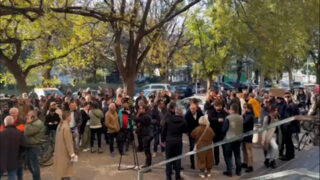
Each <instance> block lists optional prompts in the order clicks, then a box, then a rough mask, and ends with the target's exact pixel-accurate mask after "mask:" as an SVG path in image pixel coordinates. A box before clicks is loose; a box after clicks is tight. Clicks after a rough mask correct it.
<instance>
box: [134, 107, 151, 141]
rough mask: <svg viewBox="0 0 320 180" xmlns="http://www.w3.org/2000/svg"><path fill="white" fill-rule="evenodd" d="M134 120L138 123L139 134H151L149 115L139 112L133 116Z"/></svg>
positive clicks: (145, 135)
mask: <svg viewBox="0 0 320 180" xmlns="http://www.w3.org/2000/svg"><path fill="white" fill-rule="evenodd" d="M134 121H135V122H136V123H137V124H139V129H140V132H139V134H140V136H143V137H147V136H152V133H151V116H150V115H149V114H147V113H145V114H141V115H140V116H139V117H138V118H135V119H134Z"/></svg>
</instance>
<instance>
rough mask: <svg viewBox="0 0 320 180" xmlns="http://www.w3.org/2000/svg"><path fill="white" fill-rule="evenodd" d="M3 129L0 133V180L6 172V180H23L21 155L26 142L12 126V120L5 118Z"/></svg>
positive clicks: (8, 117)
mask: <svg viewBox="0 0 320 180" xmlns="http://www.w3.org/2000/svg"><path fill="white" fill-rule="evenodd" d="M4 124H5V128H4V130H3V131H2V132H0V147H1V148H0V179H1V176H2V173H3V172H5V171H7V172H8V179H22V178H23V175H22V174H23V162H22V153H23V151H24V150H25V147H26V140H25V137H24V135H23V133H21V132H20V131H19V130H17V129H16V127H15V125H14V119H13V117H11V116H7V117H6V118H5V119H4Z"/></svg>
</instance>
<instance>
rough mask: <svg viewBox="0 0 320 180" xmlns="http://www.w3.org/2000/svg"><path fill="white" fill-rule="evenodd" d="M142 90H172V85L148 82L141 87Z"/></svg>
mask: <svg viewBox="0 0 320 180" xmlns="http://www.w3.org/2000/svg"><path fill="white" fill-rule="evenodd" d="M141 89H142V90H167V91H169V90H170V91H171V86H170V84H166V83H152V84H147V85H144V86H142V87H141Z"/></svg>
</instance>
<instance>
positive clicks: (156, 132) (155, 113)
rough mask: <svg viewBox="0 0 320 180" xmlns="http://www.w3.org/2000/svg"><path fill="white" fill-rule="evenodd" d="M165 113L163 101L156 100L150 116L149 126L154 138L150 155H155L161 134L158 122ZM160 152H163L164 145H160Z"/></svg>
mask: <svg viewBox="0 0 320 180" xmlns="http://www.w3.org/2000/svg"><path fill="white" fill-rule="evenodd" d="M166 113H167V111H166V108H165V104H164V101H163V100H162V99H159V100H158V101H157V106H155V107H154V108H153V110H152V112H151V116H152V121H151V127H152V132H153V138H154V144H153V155H152V157H155V156H156V153H157V151H158V145H159V138H160V134H161V126H160V122H161V120H162V119H163V118H164V117H165V114H166ZM161 152H164V147H162V146H161Z"/></svg>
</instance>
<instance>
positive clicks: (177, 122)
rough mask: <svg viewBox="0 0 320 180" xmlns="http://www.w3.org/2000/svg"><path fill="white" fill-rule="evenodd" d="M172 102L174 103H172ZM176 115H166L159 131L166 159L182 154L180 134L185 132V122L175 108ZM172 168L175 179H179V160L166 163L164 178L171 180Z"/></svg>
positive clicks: (179, 110)
mask: <svg viewBox="0 0 320 180" xmlns="http://www.w3.org/2000/svg"><path fill="white" fill-rule="evenodd" d="M173 104H174V103H173ZM175 113H176V115H172V116H168V118H167V119H166V120H165V121H164V125H163V129H162V131H161V144H162V146H163V147H165V149H166V150H165V151H166V159H170V158H173V157H176V156H179V155H181V154H182V134H183V133H186V132H187V123H186V121H185V120H184V119H183V116H182V110H181V109H179V108H176V109H175ZM172 168H174V169H175V176H176V180H180V179H181V175H180V171H181V160H176V161H174V162H171V163H167V164H166V179H167V180H171V178H172V177H171V175H172Z"/></svg>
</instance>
